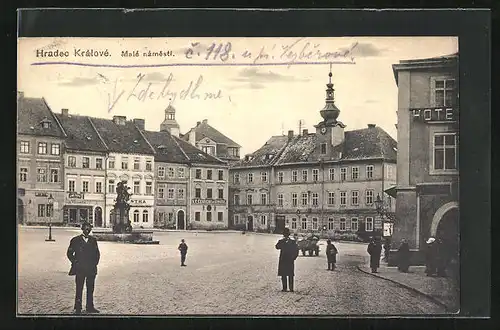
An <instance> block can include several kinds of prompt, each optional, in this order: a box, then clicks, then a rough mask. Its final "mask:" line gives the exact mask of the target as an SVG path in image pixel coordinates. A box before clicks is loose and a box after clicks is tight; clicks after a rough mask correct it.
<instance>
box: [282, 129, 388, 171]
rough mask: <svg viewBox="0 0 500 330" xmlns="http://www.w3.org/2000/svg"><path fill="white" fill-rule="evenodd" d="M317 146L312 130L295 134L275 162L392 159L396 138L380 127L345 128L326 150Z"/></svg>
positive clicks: (316, 138)
mask: <svg viewBox="0 0 500 330" xmlns="http://www.w3.org/2000/svg"><path fill="white" fill-rule="evenodd" d="M319 148H320V142H319V139H318V137H317V135H316V134H315V133H311V134H306V135H300V136H295V137H293V138H292V140H291V141H290V142H289V143H288V144H287V146H286V147H285V149H284V150H283V152H282V154H281V156H280V157H279V158H278V159H277V160H276V161H275V162H274V165H286V164H295V163H317V162H320V161H342V160H364V159H374V158H380V159H384V160H389V161H394V162H395V161H396V155H397V142H396V141H395V140H394V139H393V138H392V137H391V136H390V135H389V134H388V133H387V132H385V131H384V130H383V129H381V128H380V127H370V128H364V129H358V130H352V131H346V132H345V139H344V142H342V143H341V144H339V145H338V146H336V147H335V148H333V150H329V154H327V155H321V154H320V150H319Z"/></svg>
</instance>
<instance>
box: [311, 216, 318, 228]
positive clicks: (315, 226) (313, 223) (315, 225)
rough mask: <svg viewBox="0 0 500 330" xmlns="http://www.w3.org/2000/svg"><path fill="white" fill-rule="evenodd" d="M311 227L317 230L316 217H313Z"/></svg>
mask: <svg viewBox="0 0 500 330" xmlns="http://www.w3.org/2000/svg"><path fill="white" fill-rule="evenodd" d="M312 229H313V230H318V218H313V222H312Z"/></svg>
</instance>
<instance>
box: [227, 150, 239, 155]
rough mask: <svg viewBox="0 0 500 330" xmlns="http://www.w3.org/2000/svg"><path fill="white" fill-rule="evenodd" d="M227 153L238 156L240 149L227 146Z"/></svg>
mask: <svg viewBox="0 0 500 330" xmlns="http://www.w3.org/2000/svg"><path fill="white" fill-rule="evenodd" d="M227 150H228V151H229V154H230V155H231V156H234V157H240V150H239V149H238V148H227Z"/></svg>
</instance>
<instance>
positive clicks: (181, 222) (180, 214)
mask: <svg viewBox="0 0 500 330" xmlns="http://www.w3.org/2000/svg"><path fill="white" fill-rule="evenodd" d="M185 228H186V221H185V220H184V211H183V210H179V212H177V229H181V230H183V229H185Z"/></svg>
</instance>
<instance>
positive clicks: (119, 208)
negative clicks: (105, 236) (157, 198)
mask: <svg viewBox="0 0 500 330" xmlns="http://www.w3.org/2000/svg"><path fill="white" fill-rule="evenodd" d="M129 189H130V188H129V187H128V186H127V181H121V182H119V183H118V184H117V185H116V202H115V206H114V211H115V214H117V215H118V217H117V218H115V219H116V221H115V224H114V225H113V232H115V233H123V232H124V231H130V228H127V227H129V221H128V220H129V218H128V212H129V210H130V204H129V200H130V196H132V194H131V193H130V192H129Z"/></svg>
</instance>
